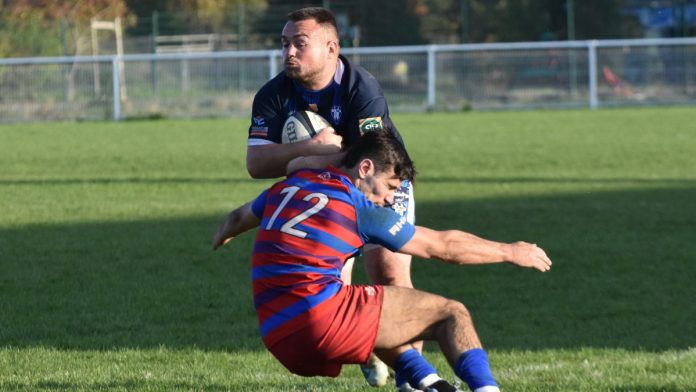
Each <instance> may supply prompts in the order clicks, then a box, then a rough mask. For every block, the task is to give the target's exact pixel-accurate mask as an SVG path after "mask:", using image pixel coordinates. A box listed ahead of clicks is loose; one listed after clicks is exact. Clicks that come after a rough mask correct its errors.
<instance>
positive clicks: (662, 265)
mask: <svg viewBox="0 0 696 392" xmlns="http://www.w3.org/2000/svg"><path fill="white" fill-rule="evenodd" d="M694 119H696V110H695V109H691V108H669V109H668V108H658V109H632V110H600V111H552V112H551V111H549V112H545V111H539V112H504V113H468V114H408V115H406V114H400V115H396V116H395V121H396V122H397V124H399V126H400V129H401V130H402V133H403V135H404V138H405V140H406V142H407V144H408V146H409V150H410V151H411V155H412V157H413V158H414V160H415V161H416V164H417V166H418V168H419V171H420V176H419V178H418V181H417V186H416V198H417V201H418V203H417V211H418V213H417V216H418V222H419V223H420V224H423V225H427V226H431V227H434V228H460V229H463V230H466V231H470V232H473V233H477V234H479V235H481V236H484V237H487V238H491V239H495V240H500V241H514V240H519V239H524V240H527V241H532V242H536V243H538V244H539V245H540V246H542V247H543V248H545V249H546V250H547V252H548V254H549V255H550V256H551V258H552V259H553V260H554V267H553V269H552V271H551V272H549V273H546V274H540V273H537V272H535V271H531V270H522V269H517V268H515V267H512V266H508V265H492V266H482V267H454V266H449V265H444V264H441V263H437V262H431V261H422V260H416V261H415V262H414V268H413V275H414V280H415V284H416V286H418V287H420V288H422V289H425V290H429V291H433V292H436V293H439V294H442V295H445V296H448V297H452V298H456V299H458V300H461V301H462V302H464V303H465V304H466V305H467V306H468V307H469V309H470V310H471V312H472V314H473V317H474V321H475V322H476V324H477V327H478V330H479V332H480V335H481V338H482V340H483V342H484V345H486V346H487V348H488V350H489V352H490V357H491V362H492V367H493V370H494V373H495V374H496V375H497V377H498V380H499V382H500V383H501V385H502V387H503V390H504V391H640V392H643V391H695V390H696V305H695V299H696V268H695V267H694V263H696V121H695V120H694ZM246 122H247V120H246V119H221V120H196V121H155V122H123V123H68V124H63V123H60V124H29V125H26V124H22V125H19V124H17V125H2V126H0V390H1V391H33V390H37V391H92V390H110V391H111V390H114V391H228V390H230V391H305V390H311V391H361V390H362V391H370V390H373V389H371V388H369V387H367V384H365V382H364V381H363V380H362V377H361V376H360V375H359V371H358V369H357V367H356V366H347V367H345V368H344V371H343V374H342V375H341V376H340V377H339V378H337V379H322V378H313V379H308V378H300V377H295V376H292V375H290V374H289V373H288V372H286V371H285V370H284V369H283V368H282V367H281V366H280V365H279V364H277V363H276V362H275V361H274V359H273V358H272V357H271V356H270V355H269V354H268V353H267V352H266V351H265V349H264V348H263V346H262V344H261V340H260V338H259V337H258V333H257V331H256V319H255V313H254V310H253V305H252V301H251V294H250V284H249V279H250V276H249V275H250V268H249V262H248V259H249V255H250V246H251V242H252V240H253V235H252V234H251V233H248V234H246V235H244V236H242V237H241V238H239V239H238V240H236V243H234V244H233V246H229V247H227V248H225V249H223V250H222V251H221V252H215V253H214V252H212V251H211V250H210V240H211V236H212V233H213V231H214V230H215V228H216V227H217V225H218V223H219V222H220V221H221V220H222V219H223V217H224V215H225V213H226V212H227V211H228V210H230V209H231V208H233V207H235V206H236V205H238V204H240V203H242V202H245V201H247V200H248V199H251V198H252V197H254V196H256V194H257V193H258V192H259V191H260V190H261V189H262V188H264V187H265V185H268V184H269V182H267V181H262V182H257V181H252V180H250V179H249V177H248V175H247V174H246V171H245V169H244V155H245V142H246V134H245V129H246V127H247V125H246ZM356 266H358V267H357V268H356V274H357V278H356V280H357V281H358V282H364V274H363V271H362V268H361V267H359V264H356ZM426 356H427V357H428V358H429V359H431V360H432V361H433V362H434V363H435V364H436V366H437V367H438V369H439V370H440V371H441V373H442V374H443V375H444V376H445V377H447V378H448V379H454V376H453V374H452V372H451V371H449V369H448V368H447V366H446V363H445V361H444V359H443V358H442V356H441V355H440V354H439V353H438V352H437V350H436V348H435V347H434V346H428V347H427V348H426ZM382 390H393V389H392V388H383V389H382Z"/></svg>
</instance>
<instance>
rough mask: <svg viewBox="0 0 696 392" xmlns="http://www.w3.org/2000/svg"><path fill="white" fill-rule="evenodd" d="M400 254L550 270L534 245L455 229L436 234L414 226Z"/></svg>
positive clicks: (452, 261) (542, 253)
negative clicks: (493, 239) (413, 233)
mask: <svg viewBox="0 0 696 392" xmlns="http://www.w3.org/2000/svg"><path fill="white" fill-rule="evenodd" d="M400 252H403V253H408V254H411V255H414V256H417V257H421V258H427V259H438V260H442V261H445V262H448V263H453V264H491V263H502V262H509V263H512V264H515V265H517V266H520V267H527V268H535V269H537V270H539V271H541V272H545V271H548V270H549V269H551V259H549V257H548V256H547V255H546V252H544V250H543V249H541V248H539V247H538V246H536V244H530V243H528V242H523V241H518V242H515V243H511V244H507V243H502V242H496V241H490V240H486V239H483V238H480V237H477V236H475V235H473V234H470V233H466V232H463V231H459V230H446V231H437V230H432V229H428V228H426V227H421V226H416V233H415V235H414V236H413V238H412V239H411V240H410V241H409V242H407V243H406V244H405V245H404V246H403V247H402V248H401V250H400Z"/></svg>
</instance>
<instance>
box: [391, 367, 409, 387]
mask: <svg viewBox="0 0 696 392" xmlns="http://www.w3.org/2000/svg"><path fill="white" fill-rule="evenodd" d="M394 382H395V384H396V387H397V388H398V387H400V386H402V385H403V384H405V383H407V382H408V379H407V378H406V377H405V376H404V375H403V374H401V372H398V371H396V370H394Z"/></svg>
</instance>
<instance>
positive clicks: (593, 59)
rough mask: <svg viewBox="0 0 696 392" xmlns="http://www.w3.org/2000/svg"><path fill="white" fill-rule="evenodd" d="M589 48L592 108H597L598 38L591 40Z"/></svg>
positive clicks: (588, 44)
mask: <svg viewBox="0 0 696 392" xmlns="http://www.w3.org/2000/svg"><path fill="white" fill-rule="evenodd" d="M587 50H588V55H587V60H588V67H589V70H588V71H589V73H588V78H589V81H588V82H589V96H590V109H597V106H598V101H597V40H591V41H589V42H588V43H587Z"/></svg>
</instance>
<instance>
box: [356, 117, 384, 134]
mask: <svg viewBox="0 0 696 392" xmlns="http://www.w3.org/2000/svg"><path fill="white" fill-rule="evenodd" d="M358 127H359V128H360V134H363V133H366V132H371V131H376V130H378V129H382V117H368V118H363V119H360V121H358Z"/></svg>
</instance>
